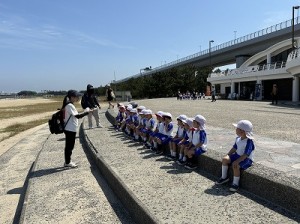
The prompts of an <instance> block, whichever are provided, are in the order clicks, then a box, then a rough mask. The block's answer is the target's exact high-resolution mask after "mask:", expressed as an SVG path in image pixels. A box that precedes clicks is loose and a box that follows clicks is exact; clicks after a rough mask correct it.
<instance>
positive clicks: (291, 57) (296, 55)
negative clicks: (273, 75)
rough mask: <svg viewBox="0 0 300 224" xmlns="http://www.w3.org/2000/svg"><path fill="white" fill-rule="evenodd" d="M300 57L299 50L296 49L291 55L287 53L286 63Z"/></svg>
mask: <svg viewBox="0 0 300 224" xmlns="http://www.w3.org/2000/svg"><path fill="white" fill-rule="evenodd" d="M299 55H300V48H297V49H295V50H293V51H292V52H291V53H289V55H288V58H287V62H290V61H292V60H294V59H296V58H298V57H299Z"/></svg>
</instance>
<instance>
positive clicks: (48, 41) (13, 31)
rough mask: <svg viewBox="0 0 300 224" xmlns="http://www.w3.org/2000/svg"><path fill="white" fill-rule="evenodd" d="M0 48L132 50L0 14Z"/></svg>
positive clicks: (90, 36)
mask: <svg viewBox="0 0 300 224" xmlns="http://www.w3.org/2000/svg"><path fill="white" fill-rule="evenodd" d="M0 21H1V22H0V48H13V49H23V50H24V49H40V50H44V49H54V48H57V47H62V46H63V47H72V48H74V47H77V48H82V47H91V46H92V47H95V45H96V46H104V47H112V48H122V49H132V47H130V46H123V45H120V44H117V43H114V42H113V41H111V40H107V39H101V38H98V37H94V36H92V35H89V34H86V33H83V32H80V31H73V30H67V29H65V28H64V29H63V28H60V27H56V26H53V25H49V24H43V25H39V24H35V25H33V22H32V23H31V22H30V21H27V20H26V19H25V18H23V17H20V16H15V15H4V14H3V13H2V14H0Z"/></svg>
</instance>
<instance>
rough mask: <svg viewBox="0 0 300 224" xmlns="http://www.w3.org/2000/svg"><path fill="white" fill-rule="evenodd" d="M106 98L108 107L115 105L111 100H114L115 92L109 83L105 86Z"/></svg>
mask: <svg viewBox="0 0 300 224" xmlns="http://www.w3.org/2000/svg"><path fill="white" fill-rule="evenodd" d="M106 98H107V102H108V109H111V108H114V107H115V105H113V104H112V102H111V101H113V100H114V98H115V94H114V92H113V90H112V88H111V86H110V85H107V86H106Z"/></svg>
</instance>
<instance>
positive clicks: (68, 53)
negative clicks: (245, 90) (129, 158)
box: [0, 0, 300, 92]
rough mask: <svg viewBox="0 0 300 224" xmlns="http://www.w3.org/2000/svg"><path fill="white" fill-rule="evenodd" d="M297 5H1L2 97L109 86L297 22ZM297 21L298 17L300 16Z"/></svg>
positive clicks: (169, 0) (112, 1)
mask: <svg viewBox="0 0 300 224" xmlns="http://www.w3.org/2000/svg"><path fill="white" fill-rule="evenodd" d="M295 5H300V1H299V0H243V1H241V0H227V1H223V0H219V1H216V0H211V1H199V0H188V1H183V0H177V1H174V0H160V1H159V0H151V1H141V0H128V1H125V0H1V1H0V91H4V92H18V91H21V90H34V91H37V92H39V91H41V90H68V89H71V88H72V89H77V90H83V89H85V88H86V85H87V84H88V83H90V84H92V85H94V87H98V86H101V85H102V86H104V85H106V84H108V83H110V82H111V81H112V80H114V79H115V78H116V80H120V79H123V78H126V77H129V76H132V75H136V74H138V73H139V72H140V69H141V68H145V67H147V66H152V67H157V66H160V65H162V64H164V63H169V62H171V61H174V60H177V59H178V58H182V57H186V56H188V55H191V54H194V53H197V52H199V51H200V49H201V50H205V49H208V42H209V40H211V39H213V40H214V41H215V42H214V43H213V44H215V45H218V44H221V43H224V42H227V41H230V40H232V39H234V35H235V32H234V31H236V37H240V36H244V35H247V34H249V33H252V32H255V31H258V30H260V29H263V28H266V27H269V26H272V25H275V24H277V23H280V22H282V21H285V20H289V19H291V18H292V7H293V6H295ZM297 15H299V13H298V12H296V15H295V16H297Z"/></svg>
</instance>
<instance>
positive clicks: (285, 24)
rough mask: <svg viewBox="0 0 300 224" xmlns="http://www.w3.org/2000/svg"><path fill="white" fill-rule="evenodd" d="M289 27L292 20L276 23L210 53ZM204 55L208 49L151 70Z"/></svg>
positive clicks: (213, 49)
mask: <svg viewBox="0 0 300 224" xmlns="http://www.w3.org/2000/svg"><path fill="white" fill-rule="evenodd" d="M299 18H300V16H298V17H296V18H295V19H294V25H297V24H299V22H300V20H299ZM291 26H292V19H290V20H286V21H284V22H281V23H278V24H276V25H273V26H270V27H268V28H265V29H262V30H259V31H256V32H254V33H250V34H248V35H245V36H242V37H238V38H236V39H234V40H230V41H227V42H225V43H222V44H219V45H216V46H213V47H211V50H210V52H214V51H217V50H221V49H224V48H226V47H231V46H233V45H235V44H240V43H243V42H246V41H249V40H252V39H255V38H258V37H261V36H264V35H267V34H270V33H273V32H276V31H279V30H282V29H285V28H288V27H291ZM206 54H209V49H206V50H203V51H200V52H198V53H195V54H192V55H189V56H187V57H184V58H180V59H178V60H176V61H172V62H170V63H167V64H164V65H161V66H159V67H155V68H153V70H155V69H161V68H164V67H168V66H171V65H174V64H177V63H180V62H183V61H187V60H189V59H192V58H196V57H199V56H202V55H206Z"/></svg>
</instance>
